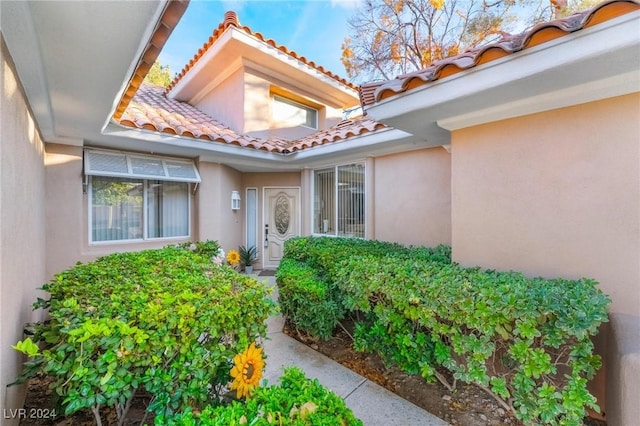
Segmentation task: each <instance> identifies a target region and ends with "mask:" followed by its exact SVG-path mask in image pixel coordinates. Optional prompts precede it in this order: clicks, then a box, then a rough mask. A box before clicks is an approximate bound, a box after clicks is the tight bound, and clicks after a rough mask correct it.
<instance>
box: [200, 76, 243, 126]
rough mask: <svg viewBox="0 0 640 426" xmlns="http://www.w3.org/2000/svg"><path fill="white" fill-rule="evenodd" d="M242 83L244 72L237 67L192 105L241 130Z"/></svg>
mask: <svg viewBox="0 0 640 426" xmlns="http://www.w3.org/2000/svg"><path fill="white" fill-rule="evenodd" d="M243 85H244V72H243V69H242V68H238V70H236V71H235V72H234V73H232V74H231V75H230V76H229V77H228V78H227V79H226V80H224V81H223V82H222V83H220V84H219V85H218V86H217V87H216V88H215V90H212V91H211V92H209V93H208V94H207V95H206V96H204V97H203V98H202V99H201V100H200V101H199V102H197V103H195V104H194V106H195V107H197V108H199V109H200V110H201V111H203V112H205V113H207V114H209V116H211V117H216V120H218V121H219V122H221V123H224V124H225V125H226V126H229V127H230V128H231V129H233V130H234V131H236V132H243V131H244V127H245V122H244V115H243V114H242V108H243V105H244V101H245V99H244V91H243V90H242V87H243Z"/></svg>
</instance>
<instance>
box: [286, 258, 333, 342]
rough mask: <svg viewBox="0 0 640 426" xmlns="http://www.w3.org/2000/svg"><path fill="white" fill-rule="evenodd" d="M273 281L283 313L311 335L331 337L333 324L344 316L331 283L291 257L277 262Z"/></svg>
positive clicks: (323, 337) (324, 337)
mask: <svg viewBox="0 0 640 426" xmlns="http://www.w3.org/2000/svg"><path fill="white" fill-rule="evenodd" d="M276 281H277V283H278V301H279V303H280V310H281V312H282V313H283V315H284V316H286V317H287V318H289V319H290V320H291V321H292V322H293V324H295V325H296V327H298V328H300V329H301V330H304V331H305V332H307V333H309V334H311V335H313V336H316V337H318V338H322V339H328V338H329V337H331V334H332V332H333V329H334V327H335V326H336V324H337V323H338V321H340V319H342V318H343V317H344V309H343V308H342V306H341V304H340V302H339V300H337V298H336V296H337V293H336V291H335V289H334V288H335V285H333V286H332V285H329V284H328V283H327V281H326V280H325V279H323V278H322V277H319V276H318V275H317V274H316V272H315V270H314V269H313V268H312V267H310V266H308V265H306V264H304V263H302V262H300V261H298V260H295V259H291V258H285V259H283V260H282V262H281V263H280V266H279V267H278V271H277V272H276Z"/></svg>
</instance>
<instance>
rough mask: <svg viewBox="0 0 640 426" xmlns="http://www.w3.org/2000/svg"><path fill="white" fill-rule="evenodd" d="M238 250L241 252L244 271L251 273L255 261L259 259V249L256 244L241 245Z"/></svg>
mask: <svg viewBox="0 0 640 426" xmlns="http://www.w3.org/2000/svg"><path fill="white" fill-rule="evenodd" d="M238 252H239V253H240V263H241V264H242V265H244V271H245V272H246V273H247V274H251V273H252V272H253V263H254V262H255V261H256V260H258V249H257V248H256V246H250V247H245V246H240V247H239V248H238Z"/></svg>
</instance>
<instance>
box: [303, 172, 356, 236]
mask: <svg viewBox="0 0 640 426" xmlns="http://www.w3.org/2000/svg"><path fill="white" fill-rule="evenodd" d="M364 171H365V168H364V164H349V165H344V166H336V167H331V168H327V169H321V170H316V171H315V172H314V184H313V185H314V195H313V199H314V208H313V222H314V223H313V232H314V233H316V234H324V235H337V236H345V237H358V238H364V236H365V175H364Z"/></svg>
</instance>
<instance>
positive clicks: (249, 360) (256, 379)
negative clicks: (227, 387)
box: [231, 343, 264, 398]
mask: <svg viewBox="0 0 640 426" xmlns="http://www.w3.org/2000/svg"><path fill="white" fill-rule="evenodd" d="M233 363H234V364H235V365H234V366H233V368H232V369H231V377H233V382H232V383H231V389H236V392H237V395H238V398H242V397H249V396H250V395H251V393H252V392H253V389H254V388H255V387H257V386H258V384H259V383H260V379H261V378H262V370H263V369H264V359H262V348H256V346H255V344H253V343H252V344H251V345H250V346H249V347H248V348H247V350H246V351H244V352H242V353H241V354H238V355H236V356H235V357H233Z"/></svg>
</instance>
